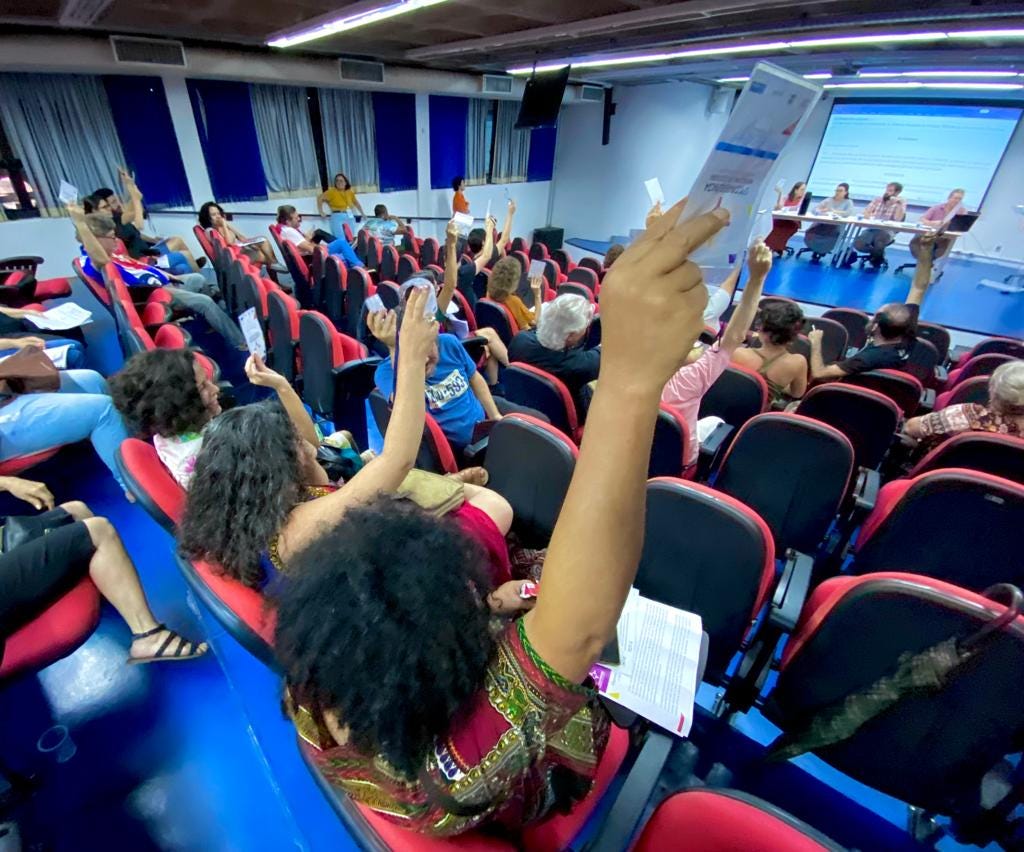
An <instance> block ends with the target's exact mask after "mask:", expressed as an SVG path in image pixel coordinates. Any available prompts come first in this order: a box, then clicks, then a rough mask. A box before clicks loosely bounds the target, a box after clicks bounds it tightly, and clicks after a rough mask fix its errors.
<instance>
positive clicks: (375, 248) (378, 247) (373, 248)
mask: <svg viewBox="0 0 1024 852" xmlns="http://www.w3.org/2000/svg"><path fill="white" fill-rule="evenodd" d="M383 260H384V246H383V245H382V244H381V241H380V240H379V239H377V237H373V236H367V238H366V266H367V269H369V270H370V271H371V272H377V271H379V270H380V265H381V263H382V262H383ZM377 280H378V281H379V280H380V278H378V279H377Z"/></svg>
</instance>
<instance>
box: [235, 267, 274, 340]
mask: <svg viewBox="0 0 1024 852" xmlns="http://www.w3.org/2000/svg"><path fill="white" fill-rule="evenodd" d="M275 289H276V288H275ZM236 292H237V296H238V303H237V304H236V306H235V310H236V311H237V312H238V313H243V312H244V311H247V310H249V308H255V309H256V319H257V320H259V323H260V325H261V326H262V327H263V329H264V330H265V329H266V327H267V314H268V311H269V308H268V306H267V285H266V283H265V280H264V279H263V278H260V276H259V275H255V274H254V273H252V272H248V271H247V272H245V273H243V274H242V276H241V278H240V279H239V281H238V290H237V291H236Z"/></svg>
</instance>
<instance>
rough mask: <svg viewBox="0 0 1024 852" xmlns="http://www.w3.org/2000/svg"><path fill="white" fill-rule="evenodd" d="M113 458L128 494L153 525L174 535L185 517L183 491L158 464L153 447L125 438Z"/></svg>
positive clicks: (166, 470) (158, 460)
mask: <svg viewBox="0 0 1024 852" xmlns="http://www.w3.org/2000/svg"><path fill="white" fill-rule="evenodd" d="M115 457H116V459H117V467H118V470H120V471H121V476H122V477H123V479H124V482H125V485H126V486H127V488H128V491H129V492H131V494H132V495H133V496H134V497H135V499H136V500H137V501H138V503H139V505H140V506H141V507H142V508H143V509H145V510H146V513H147V514H148V515H149V516H150V517H151V518H152V519H153V520H154V521H156V522H157V523H158V524H160V526H162V527H163V528H164V529H165V530H167V532H169V533H171V535H174V531H175V529H176V528H177V526H178V524H179V523H181V519H182V516H183V515H184V513H185V489H183V488H182V487H181V486H180V485H179V484H178V482H177V480H176V479H175V478H174V477H173V476H171V472H170V471H169V470H168V469H167V468H166V467H165V466H164V463H163V462H162V461H160V457H159V456H158V455H157V454H156V449H155V448H154V447H153V445H152V444H151V443H149V442H148V441H140V440H139V439H138V438H127V439H126V440H124V441H122V442H121V446H120V447H118V449H117V450H116V454H115Z"/></svg>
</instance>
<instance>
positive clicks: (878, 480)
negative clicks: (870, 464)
mask: <svg viewBox="0 0 1024 852" xmlns="http://www.w3.org/2000/svg"><path fill="white" fill-rule="evenodd" d="M881 487H882V476H881V474H880V473H879V472H878V471H877V470H868V469H867V468H864V467H862V468H861V469H860V470H859V471H858V473H857V486H856V488H854V490H853V500H854V504H855V505H856V507H857V511H858V512H863V513H864V515H867V514H868V513H869V512H870V511H871V510H872V509H874V508H875V504H876V503H877V502H878V489H879V488H881Z"/></svg>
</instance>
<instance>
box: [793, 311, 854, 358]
mask: <svg viewBox="0 0 1024 852" xmlns="http://www.w3.org/2000/svg"><path fill="white" fill-rule="evenodd" d="M812 328H816V329H818V330H819V331H820V332H821V333H822V336H821V358H822V360H823V361H824V362H825V363H826V364H834V363H835V362H836V361H841V360H842V359H843V358H844V357H845V356H846V349H847V347H848V346H849V345H850V344H849V338H850V335H849V333H848V332H847V330H846V326H844V325H843V324H842V323H841V322H838V321H837V320H834V319H829V318H828V317H806V318H805V319H804V329H803V333H804V334H807V332H809V331H810V330H811V329H812ZM801 354H802V353H801Z"/></svg>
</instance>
